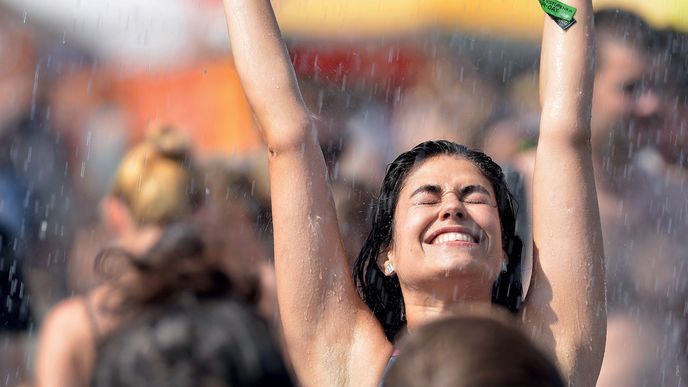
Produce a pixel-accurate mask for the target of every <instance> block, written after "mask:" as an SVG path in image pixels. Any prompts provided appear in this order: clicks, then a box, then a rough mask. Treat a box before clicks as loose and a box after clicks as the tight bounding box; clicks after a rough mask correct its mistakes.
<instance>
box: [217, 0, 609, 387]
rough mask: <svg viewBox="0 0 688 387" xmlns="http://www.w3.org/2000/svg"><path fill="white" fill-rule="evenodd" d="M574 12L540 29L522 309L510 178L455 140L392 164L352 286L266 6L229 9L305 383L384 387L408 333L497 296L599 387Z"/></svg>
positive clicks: (261, 1)
mask: <svg viewBox="0 0 688 387" xmlns="http://www.w3.org/2000/svg"><path fill="white" fill-rule="evenodd" d="M567 4H568V5H570V6H573V7H576V8H577V13H576V19H577V23H576V24H574V25H573V26H572V27H571V28H569V29H568V30H566V31H564V30H562V29H561V28H560V27H559V26H558V25H557V24H556V23H555V22H554V21H552V20H550V19H549V18H547V19H546V20H545V28H544V33H543V43H542V65H541V69H542V71H541V80H540V81H541V82H540V86H541V93H540V94H541V98H542V105H543V106H542V116H541V129H540V138H539V142H538V149H537V156H536V167H535V173H534V179H533V180H534V187H533V193H534V199H533V244H534V261H535V264H534V267H533V283H532V286H531V288H530V290H529V295H528V299H527V300H523V301H522V300H521V284H520V280H519V278H518V276H517V275H516V270H515V267H516V266H517V265H518V263H519V260H520V257H519V256H518V254H519V252H520V250H521V249H520V245H519V244H520V241H519V240H518V239H517V238H516V237H515V235H514V229H515V225H514V203H513V200H512V198H511V195H510V194H509V192H508V190H507V188H506V184H505V182H504V176H503V173H502V171H501V169H500V168H499V166H498V165H497V164H495V163H494V162H493V161H492V160H491V159H490V158H489V157H487V156H486V155H485V154H483V153H481V152H477V151H472V150H469V149H467V148H466V147H464V146H461V145H458V144H455V143H452V142H448V141H431V142H425V143H422V144H420V145H418V146H416V147H414V148H413V149H411V150H410V151H409V152H405V153H403V154H401V155H400V156H399V157H398V158H397V159H396V160H395V161H394V162H393V163H392V164H391V165H390V167H389V168H388V170H387V174H386V176H385V179H384V181H383V186H382V190H381V193H380V197H379V199H378V201H377V203H376V206H375V212H374V219H373V224H372V230H371V232H370V234H369V236H368V239H367V241H366V243H365V245H364V247H363V249H362V251H361V253H360V255H359V258H358V260H357V262H356V265H355V266H356V267H355V271H354V272H355V273H354V278H353V279H352V278H351V276H350V275H349V273H350V268H349V265H348V260H347V257H346V255H345V252H344V248H343V244H342V240H341V235H340V232H339V228H338V222H337V217H336V212H335V208H334V203H333V200H332V193H331V189H330V186H329V181H328V174H327V169H326V166H325V162H324V159H323V154H322V151H321V149H320V147H319V145H318V141H317V135H316V133H315V125H313V123H312V119H311V116H310V113H309V112H308V110H307V109H306V107H305V105H304V102H303V98H302V97H301V93H300V91H299V89H298V84H297V82H296V79H295V77H294V72H293V68H292V66H291V63H290V61H289V57H288V55H287V51H286V48H285V46H284V43H283V42H282V40H281V39H280V32H279V28H278V26H277V22H276V20H275V17H274V14H273V12H272V8H271V4H270V1H269V0H224V5H225V11H226V15H227V24H228V27H229V33H230V40H231V45H232V50H233V55H234V60H235V63H236V67H237V72H238V74H239V77H240V79H241V82H242V86H243V87H244V90H245V91H246V96H247V98H248V101H249V103H250V104H251V106H252V108H253V110H254V112H255V113H256V117H257V119H258V121H259V123H260V126H261V129H262V131H263V132H262V134H263V137H264V139H265V142H266V144H267V147H268V151H269V169H270V184H271V196H272V209H273V225H274V237H275V271H276V277H277V293H278V301H279V307H280V312H281V314H280V317H281V320H282V326H283V327H284V336H285V340H286V344H287V349H288V351H289V353H290V354H291V357H292V362H293V365H294V369H295V371H296V373H297V375H298V377H299V378H300V380H301V382H302V383H303V384H304V385H336V386H345V385H351V386H371V385H377V384H378V383H379V382H380V379H381V378H382V377H383V375H384V372H385V368H386V366H387V364H388V363H389V362H390V358H391V357H392V354H393V350H394V344H395V336H396V334H397V333H398V332H399V331H400V330H401V329H402V328H403V327H404V326H406V327H407V330H408V331H409V332H410V334H413V331H414V330H415V329H416V328H418V327H419V326H421V325H422V324H425V323H427V322H429V321H432V320H434V319H437V318H440V317H443V316H446V315H447V314H451V313H454V312H455V310H456V309H457V308H459V307H461V306H464V305H465V304H470V303H478V304H486V303H490V302H493V303H496V304H499V305H502V306H505V307H507V308H508V309H510V310H512V311H515V312H516V311H517V312H518V313H520V315H519V317H520V319H519V321H520V322H521V323H522V324H523V325H524V328H525V330H526V331H527V332H529V333H530V334H531V339H533V340H535V341H536V342H538V343H539V344H540V345H541V346H542V347H543V348H545V349H546V350H547V351H549V352H550V353H551V354H552V355H555V358H556V360H557V363H558V366H559V367H561V370H562V374H563V375H564V377H565V379H566V380H567V382H568V384H570V385H581V386H592V385H595V381H596V379H597V375H598V373H599V368H600V365H601V362H602V354H603V352H604V339H605V329H606V325H605V322H606V309H605V297H604V271H603V262H604V260H603V253H602V238H601V231H600V222H599V215H598V209H597V201H596V199H595V197H596V194H595V185H594V178H593V174H592V160H591V153H590V146H589V139H590V106H591V94H592V75H593V69H594V66H593V63H592V43H591V42H592V38H593V35H594V34H593V30H592V23H591V20H590V19H591V11H592V4H591V1H590V0H568V1H567ZM552 187H556V190H554V189H552ZM502 269H503V270H502ZM493 289H494V290H493ZM357 293H358V294H357ZM519 306H520V308H519Z"/></svg>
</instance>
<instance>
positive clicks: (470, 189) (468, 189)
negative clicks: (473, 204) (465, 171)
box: [461, 184, 492, 197]
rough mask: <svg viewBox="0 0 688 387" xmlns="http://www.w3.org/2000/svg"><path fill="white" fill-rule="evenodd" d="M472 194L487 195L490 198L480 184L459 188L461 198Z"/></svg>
mask: <svg viewBox="0 0 688 387" xmlns="http://www.w3.org/2000/svg"><path fill="white" fill-rule="evenodd" d="M473 192H480V193H484V194H487V195H488V196H490V197H491V196H492V194H490V191H489V190H488V189H487V188H485V187H483V186H482V185H480V184H471V185H467V186H465V187H463V188H461V195H462V196H463V195H468V194H470V193H473Z"/></svg>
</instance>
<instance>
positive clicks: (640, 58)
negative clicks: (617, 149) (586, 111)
mask: <svg viewBox="0 0 688 387" xmlns="http://www.w3.org/2000/svg"><path fill="white" fill-rule="evenodd" d="M597 50H598V52H599V58H600V60H599V63H598V68H597V71H596V74H595V87H594V92H593V106H592V142H593V149H594V151H595V153H596V154H607V153H608V151H609V150H610V147H611V146H612V145H613V144H614V143H616V142H618V140H619V139H620V137H626V139H628V136H627V135H628V134H629V130H630V129H631V122H632V121H633V119H634V118H638V117H636V116H637V115H645V114H648V112H647V111H646V110H648V109H646V108H644V106H643V105H644V104H645V103H646V102H645V99H646V97H645V96H644V95H643V90H641V84H642V79H643V76H644V75H645V72H646V71H647V66H648V63H647V60H648V59H647V56H646V54H645V53H644V52H641V51H640V50H638V49H636V48H634V47H632V46H630V45H627V44H624V43H623V42H616V41H613V40H602V41H601V42H599V44H598V47H597ZM649 113H652V112H649Z"/></svg>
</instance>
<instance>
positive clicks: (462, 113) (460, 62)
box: [391, 45, 495, 154]
mask: <svg viewBox="0 0 688 387" xmlns="http://www.w3.org/2000/svg"><path fill="white" fill-rule="evenodd" d="M431 47H432V50H433V51H432V53H428V56H427V58H426V61H425V63H423V66H422V67H421V68H420V69H419V71H418V73H417V75H415V81H414V84H413V85H412V86H411V87H409V88H408V89H406V90H404V91H403V92H402V93H401V95H400V98H399V101H398V103H397V105H396V106H395V107H394V111H393V114H392V117H391V129H392V136H393V137H392V139H391V141H392V144H393V149H394V152H393V153H394V154H398V153H401V152H403V151H405V150H408V149H411V148H412V147H413V146H415V145H416V144H419V143H421V142H423V141H428V140H434V139H444V140H449V141H453V142H456V143H459V144H466V145H468V146H475V145H476V144H477V143H478V140H479V139H478V137H479V135H480V133H479V132H480V131H479V129H480V128H481V125H483V124H484V123H485V121H486V120H487V119H488V117H489V115H490V114H491V113H492V110H493V106H494V102H495V91H494V88H493V85H492V84H490V83H489V82H488V81H487V80H486V79H485V78H484V77H482V76H481V75H480V74H479V73H478V71H477V66H476V65H475V64H474V63H473V62H472V60H471V58H468V57H465V56H463V57H457V56H456V55H455V54H453V53H451V52H449V51H448V50H437V51H435V50H436V47H437V46H435V45H432V46H431Z"/></svg>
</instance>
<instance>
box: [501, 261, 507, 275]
mask: <svg viewBox="0 0 688 387" xmlns="http://www.w3.org/2000/svg"><path fill="white" fill-rule="evenodd" d="M502 273H506V261H502Z"/></svg>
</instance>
